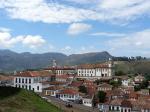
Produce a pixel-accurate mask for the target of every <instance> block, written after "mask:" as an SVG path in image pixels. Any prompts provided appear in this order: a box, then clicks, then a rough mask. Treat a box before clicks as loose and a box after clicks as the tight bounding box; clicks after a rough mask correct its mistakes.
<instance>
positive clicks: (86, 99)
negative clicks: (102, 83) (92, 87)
mask: <svg viewBox="0 0 150 112" xmlns="http://www.w3.org/2000/svg"><path fill="white" fill-rule="evenodd" d="M92 100H93V96H88V95H87V96H84V97H82V103H83V105H85V106H88V107H92Z"/></svg>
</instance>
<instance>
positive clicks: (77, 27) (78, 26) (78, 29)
mask: <svg viewBox="0 0 150 112" xmlns="http://www.w3.org/2000/svg"><path fill="white" fill-rule="evenodd" d="M91 28H92V26H91V25H89V24H85V23H73V24H71V25H70V26H69V28H68V31H67V33H68V34H69V35H78V34H80V33H84V32H86V31H88V30H90V29H91Z"/></svg>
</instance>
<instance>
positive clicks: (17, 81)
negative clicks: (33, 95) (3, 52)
mask: <svg viewBox="0 0 150 112" xmlns="http://www.w3.org/2000/svg"><path fill="white" fill-rule="evenodd" d="M51 77H52V75H51V74H49V72H45V71H44V72H43V71H25V72H20V73H17V75H15V76H14V87H19V88H24V89H27V90H33V91H34V92H42V90H43V88H47V87H49V84H48V83H43V82H45V81H51Z"/></svg>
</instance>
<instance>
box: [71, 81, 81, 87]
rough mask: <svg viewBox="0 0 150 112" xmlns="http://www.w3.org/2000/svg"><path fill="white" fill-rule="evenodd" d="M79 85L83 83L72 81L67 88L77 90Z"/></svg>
mask: <svg viewBox="0 0 150 112" xmlns="http://www.w3.org/2000/svg"><path fill="white" fill-rule="evenodd" d="M81 85H83V81H72V83H71V84H70V85H69V86H70V87H74V88H79V87H80V86H81Z"/></svg>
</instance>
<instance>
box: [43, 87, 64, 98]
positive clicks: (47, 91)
mask: <svg viewBox="0 0 150 112" xmlns="http://www.w3.org/2000/svg"><path fill="white" fill-rule="evenodd" d="M62 89H63V88H62V87H60V86H50V87H48V88H44V90H43V94H44V95H46V96H54V97H56V94H57V93H59V92H60V91H61V90H62Z"/></svg>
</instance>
